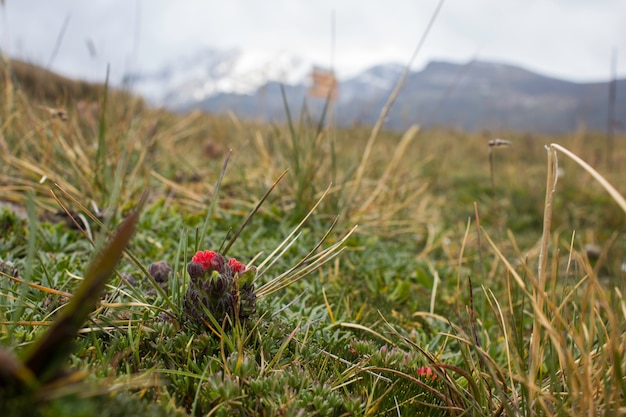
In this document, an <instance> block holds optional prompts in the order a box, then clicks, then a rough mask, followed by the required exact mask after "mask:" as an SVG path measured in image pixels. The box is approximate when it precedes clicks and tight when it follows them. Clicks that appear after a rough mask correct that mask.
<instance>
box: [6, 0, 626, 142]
mask: <svg viewBox="0 0 626 417" xmlns="http://www.w3.org/2000/svg"><path fill="white" fill-rule="evenodd" d="M438 5H439V1H435V0H427V1H426V0H424V1H419V2H415V1H403V0H391V1H386V2H384V4H383V3H381V2H375V1H356V0H346V1H331V0H322V1H317V2H294V1H288V0H272V1H266V2H262V3H261V2H244V1H232V2H215V1H202V0H187V1H179V2H172V1H165V0H150V1H145V0H143V1H142V0H133V1H129V0H109V1H90V2H84V1H80V0H59V1H55V2H49V1H44V0H19V1H16V0H4V1H2V5H1V6H0V13H1V21H0V24H1V25H2V28H1V32H0V33H1V39H0V41H1V42H0V48H1V49H2V52H3V53H4V54H5V55H6V56H9V57H11V58H13V59H18V60H21V61H25V62H28V63H32V64H36V65H39V66H41V67H43V68H45V69H48V70H51V71H54V72H57V73H59V74H61V75H64V76H67V77H71V78H79V79H84V80H89V81H96V82H104V80H105V77H106V73H107V66H109V68H110V75H109V79H110V83H111V84H112V85H113V86H116V87H120V88H121V87H123V88H126V89H129V90H131V91H133V92H136V93H138V94H141V95H142V96H143V97H144V98H146V100H148V101H149V102H150V103H152V104H154V105H159V106H164V107H167V108H169V109H172V110H178V111H188V110H190V109H203V110H206V111H210V112H217V113H220V112H226V111H230V110H234V111H235V112H236V113H237V114H239V115H241V116H243V117H251V118H259V119H263V120H273V119H280V118H281V117H282V116H281V115H282V114H284V105H283V103H282V100H281V98H280V92H279V84H282V85H284V86H285V88H286V91H287V94H288V98H289V99H290V101H291V102H293V103H296V106H300V103H301V102H302V100H303V99H304V98H305V97H307V96H308V97H309V98H311V99H312V104H311V108H312V111H313V112H315V111H316V108H319V107H320V106H322V104H319V103H315V98H317V99H320V101H323V100H324V99H325V98H326V97H327V96H328V90H327V88H326V87H325V86H324V85H321V88H319V87H320V83H321V84H329V83H330V85H335V82H336V83H337V85H336V86H335V89H334V90H333V91H332V96H333V97H332V98H333V99H334V100H333V101H335V112H336V119H335V120H336V121H337V123H339V124H342V123H343V124H346V125H352V124H370V123H372V122H373V121H374V120H375V119H376V118H377V117H378V114H379V112H380V107H381V106H382V104H383V103H384V101H385V99H386V97H387V96H388V94H389V91H390V89H391V87H392V86H393V84H394V83H395V82H396V81H397V79H398V78H399V77H400V75H401V73H402V71H403V70H404V68H405V66H406V65H407V64H408V63H409V62H410V58H411V56H412V55H413V51H414V50H415V48H416V45H417V44H418V42H419V40H420V38H421V37H422V36H423V35H424V33H425V30H426V28H427V26H428V22H429V20H430V19H431V18H432V17H433V15H434V13H435V11H436V10H437V8H438ZM624 16H626V1H621V0H615V1H609V0H602V1H596V2H588V1H579V0H549V1H537V0H534V1H524V2H521V1H515V0H479V1H473V2H465V1H458V0H456V1H454V0H451V1H447V2H444V4H443V7H441V9H440V10H439V12H438V14H437V16H436V20H435V22H434V25H433V26H432V29H431V31H430V32H429V34H428V37H427V39H426V42H425V43H424V45H423V48H422V49H421V50H420V51H419V54H418V55H417V57H416V59H415V60H414V61H413V62H412V63H411V73H410V75H409V77H408V79H407V83H406V87H405V89H404V90H403V93H402V94H401V96H400V97H399V98H398V101H397V103H396V105H395V106H396V110H395V111H394V112H393V113H392V116H390V118H389V120H388V121H387V123H388V126H389V127H391V128H394V129H405V128H406V127H407V126H409V125H411V124H414V123H419V124H422V125H446V126H452V127H457V128H460V129H463V130H480V129H515V130H530V131H541V132H547V133H558V132H567V131H571V130H574V129H578V128H580V127H581V126H584V127H586V128H590V129H593V130H598V129H604V128H605V127H606V125H607V117H609V116H607V114H608V113H610V112H613V113H615V116H614V117H613V118H615V119H619V115H620V114H625V113H626V94H622V93H620V91H621V90H622V89H623V88H621V87H623V83H621V82H614V83H613V85H611V80H614V79H615V80H619V79H620V78H624V77H625V76H626V25H624ZM611 88H613V89H614V90H615V93H614V100H615V104H614V109H613V110H611V109H609V107H610V104H609V98H608V96H609V95H610V93H609V90H610V89H611ZM557 110H558V111H557ZM618 122H619V123H618ZM615 124H616V125H619V124H621V121H619V120H617V121H616V122H615Z"/></svg>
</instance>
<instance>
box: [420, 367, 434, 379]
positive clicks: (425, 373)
mask: <svg viewBox="0 0 626 417" xmlns="http://www.w3.org/2000/svg"><path fill="white" fill-rule="evenodd" d="M417 376H419V377H420V378H422V377H423V378H424V379H427V380H428V379H430V380H431V381H434V380H435V378H437V374H436V373H435V372H433V369H432V368H431V367H430V366H423V365H422V366H420V367H419V368H417Z"/></svg>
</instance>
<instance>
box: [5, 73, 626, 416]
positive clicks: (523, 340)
mask: <svg viewBox="0 0 626 417" xmlns="http://www.w3.org/2000/svg"><path fill="white" fill-rule="evenodd" d="M12 68H13V67H12V66H11V65H10V63H9V62H5V63H4V65H3V67H2V73H3V76H2V77H1V78H0V81H1V83H2V84H1V87H2V88H1V89H0V97H1V99H0V155H1V158H2V164H1V165H0V207H1V209H0V210H1V211H0V232H1V235H0V236H1V238H0V274H1V275H0V343H1V346H2V348H1V349H0V415H11V416H13V415H15V416H19V415H23V416H59V415H68V416H69V415H72V416H104V415H106V416H127V415H131V413H132V414H134V415H136V416H166V415H167V416H170V415H180V416H187V415H193V416H208V415H210V416H213V415H215V416H231V415H241V416H258V415H261V416H309V415H310V416H349V415H354V416H378V415H380V416H387V415H388V416H415V415H423V416H447V415H451V416H553V415H559V416H561V415H565V416H581V415H589V416H591V415H593V416H599V415H607V416H609V415H611V416H614V415H623V414H625V413H626V380H625V379H624V375H625V373H626V366H625V360H624V359H625V358H624V349H625V347H626V302H625V301H624V299H623V293H624V291H625V290H626V286H625V282H626V281H625V279H624V275H625V274H626V235H625V234H624V216H625V214H624V213H625V210H626V202H624V199H623V198H622V197H621V193H624V192H626V190H625V189H624V183H623V178H624V175H625V174H626V165H624V162H623V161H625V160H626V148H625V146H624V143H623V142H622V141H623V140H625V139H626V138H625V137H620V136H618V137H615V138H613V139H612V140H609V139H607V138H606V137H605V135H604V134H602V133H594V132H587V131H586V130H585V129H584V127H580V128H579V129H578V130H577V131H576V132H575V133H572V134H569V135H564V136H558V137H544V136H541V135H536V134H535V135H530V134H525V133H519V132H482V133H464V132H458V131H453V130H447V129H444V128H441V129H429V130H422V129H420V128H419V127H418V126H415V127H413V128H411V129H409V130H408V131H406V132H390V131H385V129H384V126H383V129H381V130H380V132H378V131H376V130H372V128H370V127H354V128H350V129H339V128H335V127H333V126H329V125H328V123H326V121H325V120H316V119H309V118H307V117H306V116H305V117H301V118H299V119H298V120H293V119H290V122H289V123H286V124H274V125H263V124H258V123H255V122H253V121H245V120H240V119H239V118H238V117H237V115H235V114H231V115H229V116H214V115H208V114H204V113H201V112H193V113H189V114H173V113H170V112H167V111H165V110H161V109H156V108H150V107H149V106H147V105H146V104H145V103H144V102H143V101H142V100H140V99H139V98H136V97H133V96H132V95H129V94H126V93H123V92H119V91H112V90H110V89H108V88H107V87H106V86H97V87H94V86H88V85H84V84H82V83H77V82H72V81H69V80H64V79H62V78H58V79H57V78H50V77H48V78H43V79H42V78H37V77H33V76H32V74H31V76H29V71H30V70H32V69H26V70H24V72H22V70H23V69H20V70H19V71H18V70H17V67H16V68H15V69H12ZM300 104H301V103H287V105H286V108H285V111H286V112H291V110H293V108H294V107H293V106H299V105H300ZM391 111H393V109H392V110H391ZM496 139H502V140H505V141H510V144H509V145H504V146H490V141H494V140H496ZM491 145H494V142H491ZM569 152H572V153H573V154H574V155H571V154H569ZM575 155H577V156H578V157H580V158H581V159H582V160H584V161H586V162H587V163H588V164H590V167H585V166H583V165H581V164H580V163H578V162H577V161H576V160H575ZM591 167H593V168H591ZM594 175H595V176H594ZM610 184H612V185H613V187H615V188H613V187H612V186H611V185H610ZM207 251H212V252H216V253H218V254H221V255H223V258H219V256H218V255H215V254H213V253H212V252H211V254H210V261H207V262H208V263H206V264H205V263H203V262H205V259H206V258H204V256H209V255H207V254H208V252H207ZM198 252H201V253H200V254H198ZM214 259H222V261H220V262H222V263H219V262H217V261H214ZM227 259H230V261H231V262H230V263H229V266H228V267H225V266H224V262H227V261H226V260H227ZM233 259H236V260H237V261H234V260H233ZM211 262H217V263H215V264H211ZM198 265H203V268H204V271H202V270H200V272H198V270H197V268H198ZM207 265H208V266H207ZM225 271H226V272H225ZM195 274H199V275H195ZM207 274H208V275H207ZM211 274H213V275H211ZM225 276H227V279H226V278H224V277H225ZM196 277H199V278H196ZM205 279H206V281H203V280H205ZM225 279H226V281H224V280H225ZM211 280H212V281H211ZM220 280H221V281H220ZM209 282H210V284H206V283H209ZM223 282H228V285H229V287H228V289H227V290H225V291H222V290H223V288H221V287H220V286H221V285H222V283H223ZM205 284H206V285H205ZM203 285H204V286H203ZM207 286H208V288H209V289H208V290H207ZM190 288H191V289H193V290H194V291H196V292H195V293H193V291H191V292H190V291H189V289H190ZM218 290H219V291H218ZM203 291H204V293H203ZM192 293H193V294H192ZM218 293H219V294H218ZM190 294H191V295H190ZM198 294H199V295H198ZM216 294H217V295H216ZM224 300H227V302H226V301H224Z"/></svg>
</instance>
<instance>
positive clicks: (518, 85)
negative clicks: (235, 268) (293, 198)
mask: <svg viewBox="0 0 626 417" xmlns="http://www.w3.org/2000/svg"><path fill="white" fill-rule="evenodd" d="M203 54H204V57H202V54H199V55H198V58H196V59H195V62H192V61H193V60H194V58H190V59H187V60H183V61H182V62H183V64H180V65H179V66H183V67H185V69H186V71H187V74H190V75H188V76H187V79H185V77H184V76H182V75H180V74H178V80H180V82H179V83H178V84H176V83H175V82H172V80H171V79H169V80H160V82H162V83H163V85H161V88H164V89H165V90H166V93H165V94H164V95H163V96H162V98H161V100H160V101H159V100H157V101H156V103H157V104H160V105H163V106H165V107H167V108H169V109H171V110H175V111H189V110H194V109H201V110H204V111H209V112H214V113H226V112H231V111H232V112H234V113H236V114H237V115H238V116H240V117H244V118H254V119H259V120H261V121H266V122H267V121H279V122H280V121H284V120H285V109H284V102H283V97H282V94H281V92H280V86H281V84H282V85H283V88H284V90H285V94H286V98H287V101H288V103H290V111H291V113H292V115H294V117H298V115H299V113H300V110H301V107H302V104H303V103H304V102H305V101H306V103H307V105H306V107H307V111H308V113H309V114H310V115H311V116H312V117H313V118H317V117H319V114H320V112H321V111H322V109H323V107H324V106H323V100H321V99H318V98H312V97H308V96H307V91H308V88H309V86H310V83H311V80H310V78H309V75H310V71H311V69H312V68H313V64H312V63H310V62H307V61H305V60H303V59H301V58H297V57H295V56H292V55H290V54H288V53H287V52H281V53H278V54H275V55H273V56H270V57H265V60H260V61H258V62H260V64H254V63H252V60H251V59H247V53H244V52H243V51H240V50H231V51H222V52H215V51H213V52H211V50H208V51H205V52H203ZM246 59H247V64H246V65H241V64H240V62H239V61H241V60H243V61H245V60H246ZM192 64H193V65H192ZM198 66H199V67H200V69H194V68H195V67H198ZM215 69H220V71H221V72H220V71H215ZM229 69H230V70H229ZM404 70H405V66H404V65H402V64H398V63H381V64H378V65H375V66H372V67H370V68H367V69H365V70H363V71H361V72H360V73H358V74H355V75H353V76H350V77H344V78H342V79H339V80H338V84H339V90H338V91H339V93H338V98H337V100H336V101H335V103H334V106H333V109H334V110H333V111H334V118H333V119H334V121H335V123H337V124H338V125H342V126H349V125H353V124H373V123H375V121H376V119H377V118H378V116H379V115H380V110H381V109H382V107H383V106H384V104H385V103H386V101H387V98H388V97H389V94H390V92H391V90H392V89H393V87H394V86H395V84H396V82H397V81H398V79H399V78H400V76H401V75H402V73H403V72H404ZM162 73H163V72H162ZM147 78H148V79H149V77H147ZM147 78H146V77H142V75H141V74H136V75H135V76H133V77H132V78H131V80H132V82H133V84H132V85H134V86H135V87H136V88H137V91H139V92H140V93H141V91H142V90H146V89H145V88H143V87H142V83H144V81H145V80H146V79H147ZM246 82H247V84H246ZM615 83H616V87H617V96H616V102H615V114H617V115H620V117H621V118H623V117H624V116H622V115H626V80H624V79H621V80H616V81H615ZM153 91H154V89H153ZM608 96H609V82H590V83H580V82H574V81H567V80H562V79H558V78H555V77H550V76H545V75H541V74H537V73H535V72H532V71H530V70H527V69H525V68H523V67H519V66H516V65H513V64H508V63H500V62H490V61H481V60H473V61H470V62H466V63H455V62H449V61H444V60H436V61H431V62H429V63H428V64H427V65H426V66H425V67H424V68H422V69H421V70H411V71H410V72H409V73H408V75H407V78H406V80H405V83H404V85H403V87H402V89H401V91H400V94H399V95H398V97H397V100H396V102H395V103H394V105H393V108H392V111H391V113H390V114H389V116H388V118H387V120H386V127H387V128H391V129H398V130H403V129H406V128H408V127H409V126H410V125H412V124H419V125H422V126H425V127H429V126H446V127H451V128H456V129H461V130H466V131H478V130H520V131H527V132H534V133H565V132H571V131H574V130H576V129H579V128H580V127H581V126H583V127H585V128H587V129H589V130H604V129H606V126H607V120H608V111H609V109H608V106H609V104H608V103H609V99H608ZM147 98H149V97H147ZM153 102H155V101H154V100H153ZM614 122H615V124H614V125H615V126H625V125H626V121H625V120H622V119H620V120H616V121H614Z"/></svg>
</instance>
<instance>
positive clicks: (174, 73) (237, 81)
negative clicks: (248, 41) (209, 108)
mask: <svg viewBox="0 0 626 417" xmlns="http://www.w3.org/2000/svg"><path fill="white" fill-rule="evenodd" d="M310 69H311V64H310V63H308V62H306V61H305V60H304V59H302V58H300V57H297V56H295V55H291V54H289V53H287V52H284V51H281V52H278V53H269V54H266V53H263V52H254V51H245V52H244V51H242V50H240V49H230V50H218V49H211V48H207V49H203V50H200V51H198V52H197V53H196V54H193V55H190V56H184V57H181V58H178V59H176V61H174V62H172V63H168V64H166V65H164V66H163V67H162V68H161V69H159V70H157V71H154V72H148V73H141V74H132V75H130V76H129V77H127V79H126V80H125V82H126V84H128V85H130V87H131V88H132V90H133V91H135V92H137V93H139V94H140V95H142V96H143V97H145V98H146V99H147V100H148V101H150V102H151V103H153V104H158V105H165V106H166V107H169V108H179V107H183V106H185V107H187V106H189V105H190V104H192V103H194V102H195V103H199V102H202V101H203V100H205V99H207V98H209V97H212V96H215V95H218V94H254V93H255V92H256V91H257V90H258V89H259V88H261V87H262V86H264V85H266V84H267V83H268V82H272V81H276V82H280V83H283V84H287V85H296V84H301V83H304V82H306V79H307V76H308V73H309V72H310Z"/></svg>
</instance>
